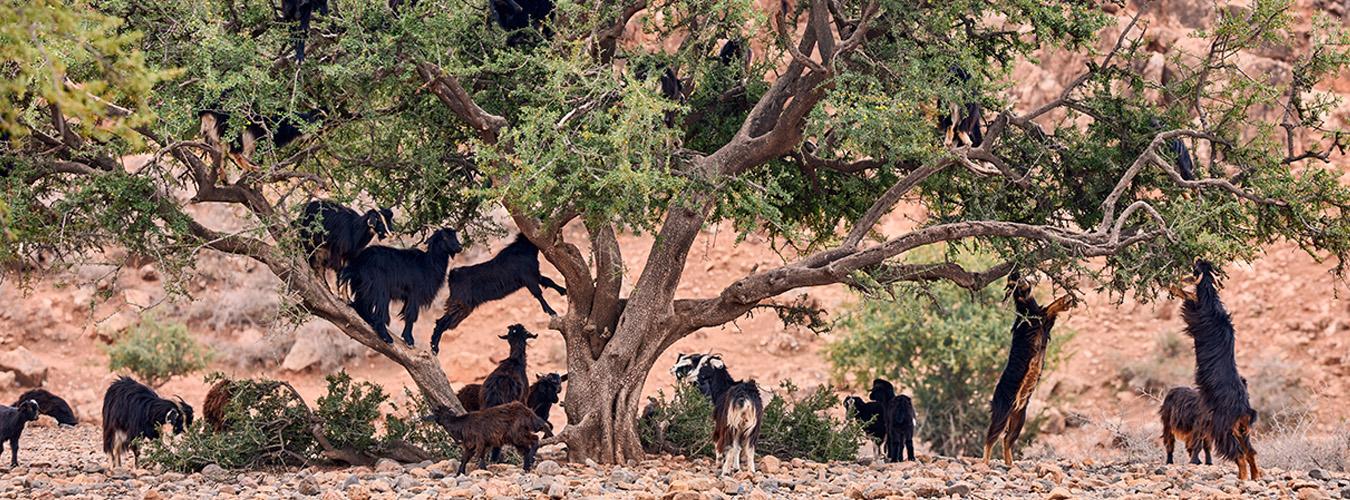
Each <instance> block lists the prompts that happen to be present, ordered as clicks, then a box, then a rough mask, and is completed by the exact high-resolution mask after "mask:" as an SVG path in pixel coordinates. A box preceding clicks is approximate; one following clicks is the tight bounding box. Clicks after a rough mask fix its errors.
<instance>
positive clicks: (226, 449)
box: [142, 374, 318, 472]
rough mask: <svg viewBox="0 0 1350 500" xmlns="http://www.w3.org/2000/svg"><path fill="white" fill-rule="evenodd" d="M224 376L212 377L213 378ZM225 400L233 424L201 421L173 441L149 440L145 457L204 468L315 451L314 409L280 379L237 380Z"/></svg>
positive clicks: (298, 459) (270, 461)
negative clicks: (220, 427) (219, 427)
mask: <svg viewBox="0 0 1350 500" xmlns="http://www.w3.org/2000/svg"><path fill="white" fill-rule="evenodd" d="M222 378H224V377H223V376H220V375H218V374H217V375H212V376H209V377H207V383H214V382H215V381H217V380H220V379H222ZM230 384H231V390H232V393H233V397H232V398H231V399H230V402H229V404H227V405H226V406H225V419H226V420H227V421H228V422H231V425H230V426H229V428H227V429H226V430H224V431H221V432H214V431H213V430H211V429H210V426H208V425H205V422H197V423H194V425H193V426H192V427H190V428H188V430H187V432H185V433H183V435H181V436H179V437H177V438H175V439H173V440H172V441H171V444H166V443H165V442H164V441H161V440H151V441H148V442H146V443H144V445H143V447H142V450H143V454H142V459H143V460H145V461H146V462H147V463H150V464H158V465H160V466H162V467H164V468H165V469H167V470H173V471H179V472H194V471H199V470H201V469H202V468H203V467H206V466H207V465H209V464H216V465H219V466H221V467H224V468H227V469H241V468H259V467H277V466H291V465H302V464H304V463H306V462H308V461H310V460H312V459H313V458H314V457H315V454H316V453H317V451H318V450H317V446H316V443H315V439H314V436H313V434H312V433H311V432H310V425H311V420H310V412H309V410H308V409H307V408H306V407H305V402H304V401H303V400H301V399H300V397H299V396H298V395H296V394H295V392H293V391H292V390H291V389H289V388H288V387H286V386H285V385H284V384H282V383H281V382H277V381H275V380H262V379H258V380H253V379H244V380H233V381H231V382H230Z"/></svg>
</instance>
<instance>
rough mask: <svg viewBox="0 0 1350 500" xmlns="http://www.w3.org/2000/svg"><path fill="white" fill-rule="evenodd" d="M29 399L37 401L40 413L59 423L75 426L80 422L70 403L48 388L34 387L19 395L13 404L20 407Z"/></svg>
mask: <svg viewBox="0 0 1350 500" xmlns="http://www.w3.org/2000/svg"><path fill="white" fill-rule="evenodd" d="M29 400H32V401H36V402H37V404H38V413H40V414H43V415H47V416H49V417H52V418H54V419H56V423H58V424H61V425H65V426H70V427H74V426H75V425H76V424H78V423H79V420H77V419H76V418H75V412H74V411H73V410H71V409H70V404H68V403H66V400H64V399H61V397H60V396H57V395H55V394H52V393H51V392H49V391H47V390H46V389H32V390H30V391H28V392H25V393H23V394H21V395H19V399H16V400H14V404H13V406H14V407H15V408H18V407H19V405H20V404H22V403H23V402H24V401H29Z"/></svg>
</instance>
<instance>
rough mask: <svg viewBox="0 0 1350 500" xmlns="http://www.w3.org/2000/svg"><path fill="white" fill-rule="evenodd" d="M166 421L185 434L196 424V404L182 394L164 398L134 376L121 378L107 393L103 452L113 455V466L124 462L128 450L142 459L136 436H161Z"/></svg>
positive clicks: (105, 395) (109, 387)
mask: <svg viewBox="0 0 1350 500" xmlns="http://www.w3.org/2000/svg"><path fill="white" fill-rule="evenodd" d="M166 425H168V426H172V427H173V433H174V434H181V433H182V432H183V431H184V430H186V429H187V428H188V427H189V426H191V425H192V406H190V405H188V404H187V402H185V401H183V399H182V398H178V400H177V401H174V400H169V399H164V398H161V397H159V394H156V393H155V391H154V390H153V389H151V388H149V387H146V386H144V385H142V384H141V383H139V382H137V381H135V380H132V379H131V378H130V377H121V378H119V379H117V381H115V382H113V383H112V385H110V386H108V391H107V392H106V393H104V394H103V452H104V453H107V454H108V456H109V457H110V458H111V459H112V466H113V467H121V466H122V454H123V453H126V451H127V450H131V453H132V458H133V459H134V460H136V461H139V460H140V451H139V450H138V449H137V447H136V442H135V440H136V439H137V438H146V439H159V437H160V429H161V427H163V426H166ZM135 465H136V463H135V462H133V466H135Z"/></svg>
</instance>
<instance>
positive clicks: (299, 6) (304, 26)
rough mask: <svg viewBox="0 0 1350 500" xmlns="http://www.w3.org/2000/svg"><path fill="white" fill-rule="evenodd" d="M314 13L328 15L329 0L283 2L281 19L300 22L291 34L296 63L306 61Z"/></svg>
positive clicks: (283, 0)
mask: <svg viewBox="0 0 1350 500" xmlns="http://www.w3.org/2000/svg"><path fill="white" fill-rule="evenodd" d="M314 11H318V12H319V13H320V14H323V15H328V0H281V18H282V19H285V20H287V21H300V25H299V26H297V27H296V30H295V31H294V32H293V33H292V34H291V37H292V38H294V39H295V61H296V62H302V61H304V60H305V40H306V39H307V38H309V19H310V17H311V16H313V15H314Z"/></svg>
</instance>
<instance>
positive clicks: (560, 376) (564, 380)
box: [558, 373, 567, 382]
mask: <svg viewBox="0 0 1350 500" xmlns="http://www.w3.org/2000/svg"><path fill="white" fill-rule="evenodd" d="M558 380H559V381H562V382H566V381H567V374H566V373H564V374H562V375H558Z"/></svg>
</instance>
